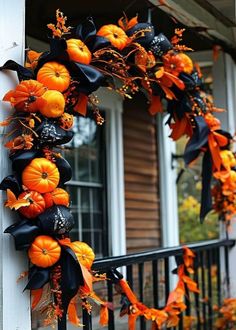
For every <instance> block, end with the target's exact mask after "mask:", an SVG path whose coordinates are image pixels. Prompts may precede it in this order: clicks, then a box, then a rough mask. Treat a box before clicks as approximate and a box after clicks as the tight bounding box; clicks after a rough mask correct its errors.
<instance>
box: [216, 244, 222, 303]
mask: <svg viewBox="0 0 236 330" xmlns="http://www.w3.org/2000/svg"><path fill="white" fill-rule="evenodd" d="M220 259H221V258H220V248H216V263H217V303H218V306H220V305H221V292H222V289H221V260H220Z"/></svg>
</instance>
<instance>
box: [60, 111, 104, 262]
mask: <svg viewBox="0 0 236 330" xmlns="http://www.w3.org/2000/svg"><path fill="white" fill-rule="evenodd" d="M73 130H74V134H75V135H74V138H73V140H72V141H71V142H70V143H69V144H67V146H66V147H67V148H66V150H65V152H64V156H65V158H66V159H67V160H68V162H69V163H70V165H71V167H72V172H73V176H72V180H71V181H70V182H69V183H68V184H67V189H68V191H69V193H70V198H71V211H72V213H73V216H74V220H75V226H74V228H73V230H72V231H71V235H70V237H71V239H72V240H83V241H85V242H86V243H88V244H89V245H91V246H92V248H93V249H94V250H95V253H96V256H97V257H101V256H104V255H107V253H108V249H107V220H106V218H107V217H106V189H105V186H106V185H105V167H106V166H105V159H106V158H105V130H104V127H102V126H98V125H97V124H96V123H95V121H94V120H93V119H92V118H90V117H86V118H84V117H75V123H74V128H73Z"/></svg>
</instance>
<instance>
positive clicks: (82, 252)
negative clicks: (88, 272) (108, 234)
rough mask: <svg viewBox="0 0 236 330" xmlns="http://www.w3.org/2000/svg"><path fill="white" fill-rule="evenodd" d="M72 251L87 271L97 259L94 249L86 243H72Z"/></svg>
mask: <svg viewBox="0 0 236 330" xmlns="http://www.w3.org/2000/svg"><path fill="white" fill-rule="evenodd" d="M71 249H72V250H73V251H74V253H75V255H76V257H77V259H78V261H79V262H80V263H81V264H82V265H83V266H84V267H86V268H87V269H90V268H91V266H92V264H93V261H94V259H95V254H94V252H93V249H92V248H91V247H90V246H89V245H88V244H86V243H84V242H80V241H75V242H72V243H71Z"/></svg>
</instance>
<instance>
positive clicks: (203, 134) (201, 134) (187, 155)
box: [184, 116, 210, 165]
mask: <svg viewBox="0 0 236 330" xmlns="http://www.w3.org/2000/svg"><path fill="white" fill-rule="evenodd" d="M194 122H195V128H194V132H193V135H192V137H191V138H190V140H189V141H188V143H187V145H186V148H185V151H184V161H185V164H186V165H189V164H190V163H191V162H192V161H194V160H195V159H196V158H197V157H198V156H199V154H200V152H201V151H202V148H203V147H204V146H207V143H208V135H209V133H210V130H209V128H208V126H207V123H206V121H205V119H204V118H203V117H202V116H195V117H194Z"/></svg>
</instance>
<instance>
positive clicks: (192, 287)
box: [182, 275, 199, 293]
mask: <svg viewBox="0 0 236 330" xmlns="http://www.w3.org/2000/svg"><path fill="white" fill-rule="evenodd" d="M182 279H183V281H184V282H185V284H186V285H187V287H188V289H189V290H190V291H192V292H196V293H199V289H198V287H197V283H196V282H195V281H193V280H192V279H191V278H190V277H189V276H186V275H184V276H182Z"/></svg>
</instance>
